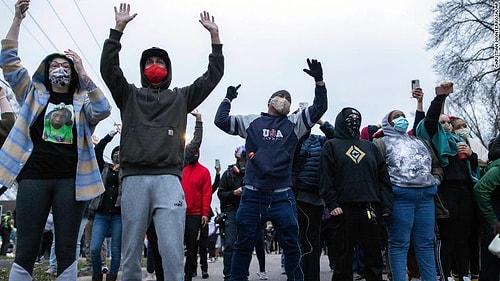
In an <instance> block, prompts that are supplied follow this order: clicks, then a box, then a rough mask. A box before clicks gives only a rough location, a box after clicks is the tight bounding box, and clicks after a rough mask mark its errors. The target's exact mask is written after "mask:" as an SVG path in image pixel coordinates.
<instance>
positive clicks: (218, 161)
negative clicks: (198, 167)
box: [215, 159, 220, 169]
mask: <svg viewBox="0 0 500 281" xmlns="http://www.w3.org/2000/svg"><path fill="white" fill-rule="evenodd" d="M215 168H216V169H220V160H219V159H215Z"/></svg>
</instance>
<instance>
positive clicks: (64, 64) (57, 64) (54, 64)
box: [49, 61, 71, 69]
mask: <svg viewBox="0 0 500 281" xmlns="http://www.w3.org/2000/svg"><path fill="white" fill-rule="evenodd" d="M58 67H62V68H64V69H70V68H71V66H70V65H69V63H67V62H57V61H53V62H51V63H50V64H49V68H58Z"/></svg>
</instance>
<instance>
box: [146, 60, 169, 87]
mask: <svg viewBox="0 0 500 281" xmlns="http://www.w3.org/2000/svg"><path fill="white" fill-rule="evenodd" d="M167 74H168V71H167V70H166V69H165V68H163V67H159V66H158V65H157V64H156V63H154V64H152V65H151V66H150V67H148V68H146V69H144V76H146V78H147V79H148V81H149V82H151V83H152V84H158V83H161V82H162V81H163V79H165V77H167Z"/></svg>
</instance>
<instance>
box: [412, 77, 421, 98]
mask: <svg viewBox="0 0 500 281" xmlns="http://www.w3.org/2000/svg"><path fill="white" fill-rule="evenodd" d="M416 88H420V80H418V79H414V80H411V92H412V93H411V96H412V97H413V98H418V95H417V94H415V92H414V91H415V89H416Z"/></svg>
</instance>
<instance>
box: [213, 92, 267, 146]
mask: <svg viewBox="0 0 500 281" xmlns="http://www.w3.org/2000/svg"><path fill="white" fill-rule="evenodd" d="M240 86H241V84H240V85H238V86H236V87H234V86H229V87H228V88H227V93H226V97H225V98H224V99H223V100H222V102H221V103H220V105H219V108H218V109H217V113H216V114H215V120H214V124H215V126H217V128H219V129H221V130H222V131H224V132H226V133H228V134H230V135H238V136H240V137H242V138H246V137H247V132H246V129H247V128H248V126H249V125H250V122H252V121H253V120H254V119H255V118H257V117H259V115H245V116H243V115H229V112H230V111H231V102H232V101H233V99H235V98H236V97H237V96H238V89H239V88H240Z"/></svg>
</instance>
